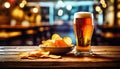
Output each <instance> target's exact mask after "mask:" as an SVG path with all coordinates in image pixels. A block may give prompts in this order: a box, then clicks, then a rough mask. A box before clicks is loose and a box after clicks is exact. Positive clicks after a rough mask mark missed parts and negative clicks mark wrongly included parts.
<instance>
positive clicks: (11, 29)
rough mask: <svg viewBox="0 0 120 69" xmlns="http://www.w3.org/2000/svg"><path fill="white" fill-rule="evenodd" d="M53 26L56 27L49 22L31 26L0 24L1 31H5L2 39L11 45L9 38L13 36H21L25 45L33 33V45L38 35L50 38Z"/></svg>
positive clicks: (0, 38)
mask: <svg viewBox="0 0 120 69" xmlns="http://www.w3.org/2000/svg"><path fill="white" fill-rule="evenodd" d="M53 28H54V25H49V24H41V25H30V26H22V25H15V26H10V25H0V31H1V32H0V33H3V36H2V35H1V37H0V40H1V41H5V43H8V45H9V39H10V40H11V39H12V40H13V38H16V37H20V38H21V40H22V45H25V41H26V38H27V37H28V36H29V35H31V36H32V38H33V45H36V43H37V41H36V40H37V37H39V38H42V37H43V36H44V37H47V38H49V37H50V36H51V34H52V30H53ZM47 32H49V36H47V35H46V33H47ZM10 34H11V36H10ZM42 34H43V35H42ZM12 35H13V36H12ZM4 36H5V37H4ZM7 40H8V41H7ZM6 45H7V44H6Z"/></svg>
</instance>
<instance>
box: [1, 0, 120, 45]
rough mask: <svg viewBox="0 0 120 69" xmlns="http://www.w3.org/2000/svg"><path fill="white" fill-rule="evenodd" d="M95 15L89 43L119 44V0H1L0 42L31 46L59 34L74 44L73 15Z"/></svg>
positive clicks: (2, 43)
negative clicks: (67, 37)
mask: <svg viewBox="0 0 120 69" xmlns="http://www.w3.org/2000/svg"><path fill="white" fill-rule="evenodd" d="M80 11H87V12H92V13H93V15H94V26H95V29H94V33H93V38H92V45H95V46H99V45H101V46H105V45H109V46H119V45H120V0H0V45H1V46H3V45H4V46H11V45H12V46H16V45H20V46H24V45H28V46H32V45H39V44H40V43H41V41H42V40H46V39H50V38H51V35H52V34H54V33H58V34H60V35H61V37H64V36H69V37H71V38H72V40H73V44H75V36H74V31H73V26H72V23H73V15H74V13H75V12H80Z"/></svg>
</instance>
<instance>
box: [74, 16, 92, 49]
mask: <svg viewBox="0 0 120 69" xmlns="http://www.w3.org/2000/svg"><path fill="white" fill-rule="evenodd" d="M74 33H75V36H76V50H77V51H90V46H91V38H92V34H93V24H92V18H90V17H86V18H75V23H74Z"/></svg>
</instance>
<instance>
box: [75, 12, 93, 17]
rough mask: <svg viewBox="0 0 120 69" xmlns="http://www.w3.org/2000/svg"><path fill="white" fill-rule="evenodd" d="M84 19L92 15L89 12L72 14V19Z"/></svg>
mask: <svg viewBox="0 0 120 69" xmlns="http://www.w3.org/2000/svg"><path fill="white" fill-rule="evenodd" d="M86 17H92V14H91V13H90V12H77V13H75V14H74V18H86Z"/></svg>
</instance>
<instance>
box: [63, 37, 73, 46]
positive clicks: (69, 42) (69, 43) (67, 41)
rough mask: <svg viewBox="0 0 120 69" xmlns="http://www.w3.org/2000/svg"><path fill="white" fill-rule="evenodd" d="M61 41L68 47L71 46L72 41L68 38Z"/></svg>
mask: <svg viewBox="0 0 120 69" xmlns="http://www.w3.org/2000/svg"><path fill="white" fill-rule="evenodd" d="M63 40H64V41H65V42H66V43H67V44H68V45H69V46H71V44H72V39H71V38H70V37H64V38H63Z"/></svg>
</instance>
